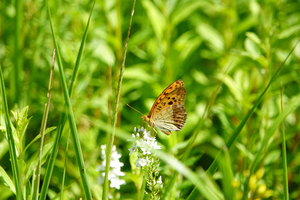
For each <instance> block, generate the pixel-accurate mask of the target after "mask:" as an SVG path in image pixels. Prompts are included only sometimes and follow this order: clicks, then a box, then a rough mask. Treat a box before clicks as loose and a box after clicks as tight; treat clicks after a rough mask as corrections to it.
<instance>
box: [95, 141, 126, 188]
mask: <svg viewBox="0 0 300 200" xmlns="http://www.w3.org/2000/svg"><path fill="white" fill-rule="evenodd" d="M105 149H106V145H101V158H102V160H103V161H102V163H101V164H100V165H98V166H97V169H96V170H97V171H100V172H101V174H100V176H99V177H98V183H99V184H103V182H104V177H105V164H106V154H105ZM121 156H122V155H121V154H119V153H118V152H117V150H116V146H115V145H114V146H113V148H112V154H111V161H110V170H109V173H108V180H109V181H110V187H111V188H116V189H117V190H119V189H120V186H121V185H124V184H125V181H124V180H122V179H120V178H119V177H120V176H124V175H125V173H124V172H122V171H121V167H122V166H123V165H124V164H123V163H122V162H120V160H119V159H120V158H121Z"/></svg>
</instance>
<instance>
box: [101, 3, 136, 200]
mask: <svg viewBox="0 0 300 200" xmlns="http://www.w3.org/2000/svg"><path fill="white" fill-rule="evenodd" d="M135 2H136V0H134V1H133V6H132V10H131V16H130V21H129V28H128V32H127V38H126V43H125V48H124V53H123V61H122V65H121V68H120V75H119V81H118V89H117V94H116V99H115V108H114V112H113V119H112V132H111V134H110V135H109V141H108V145H107V148H106V165H105V177H104V188H103V197H102V199H104V200H106V199H108V189H109V183H108V173H109V168H110V158H111V151H112V147H113V143H114V138H115V134H116V126H117V116H118V110H119V101H120V95H121V87H122V81H123V74H124V71H125V61H126V54H127V45H128V41H129V36H130V30H131V24H132V18H133V14H134V8H135Z"/></svg>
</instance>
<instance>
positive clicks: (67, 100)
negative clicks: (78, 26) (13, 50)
mask: <svg viewBox="0 0 300 200" xmlns="http://www.w3.org/2000/svg"><path fill="white" fill-rule="evenodd" d="M93 8H94V4H93ZM93 8H92V10H93ZM47 11H48V16H49V21H50V28H51V32H52V37H53V42H54V45H55V48H56V51H57V61H58V62H57V63H58V68H59V73H60V81H61V84H62V88H63V93H64V97H65V103H66V108H67V114H68V115H67V116H68V119H69V123H70V128H71V135H72V139H73V142H74V148H75V152H76V156H77V159H76V160H77V162H78V168H79V173H80V176H81V180H82V184H83V188H84V193H85V197H86V199H92V195H91V190H90V188H89V185H88V181H87V176H86V173H85V166H84V161H83V156H82V150H81V146H80V142H79V138H78V132H77V127H76V123H75V119H74V114H73V110H72V107H71V101H70V96H69V92H70V93H71V92H72V88H71V87H70V90H69V92H68V89H67V84H66V80H65V77H64V73H63V66H62V63H61V59H60V52H59V48H58V45H57V42H56V38H55V32H54V27H53V24H52V20H51V13H50V8H49V6H48V2H47ZM91 13H92V11H91ZM90 17H91V15H90ZM89 20H90V18H89ZM87 27H88V26H87ZM86 31H87V29H86ZM83 40H85V37H84V38H83ZM82 44H83V42H82ZM81 47H82V48H83V46H81ZM81 52H82V49H81V51H79V54H80V53H81ZM80 57H81V56H79V58H80ZM76 63H77V64H79V60H78V61H77V62H76ZM74 71H76V70H74ZM73 75H74V73H73ZM75 77H76V76H75ZM74 79H75V78H74ZM64 121H65V116H62V118H61V120H60V124H59V128H58V131H62V129H63V124H64ZM61 123H63V124H61ZM57 135H58V136H57V138H56V140H55V142H57V143H55V148H56V149H53V154H52V156H54V157H56V155H57V150H58V149H57V148H58V144H59V140H60V136H61V132H60V134H59V133H58V134H57ZM51 162H54V160H52V159H51ZM51 165H52V166H51ZM51 165H50V166H49V165H48V167H47V172H48V170H49V171H51V172H48V176H47V184H48V185H49V182H50V175H51V174H52V170H53V165H54V163H51ZM46 191H47V187H44V185H43V188H42V192H41V199H42V198H43V199H45V197H46ZM42 195H43V196H42Z"/></svg>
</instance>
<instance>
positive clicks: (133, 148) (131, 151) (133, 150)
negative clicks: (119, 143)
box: [129, 143, 136, 155]
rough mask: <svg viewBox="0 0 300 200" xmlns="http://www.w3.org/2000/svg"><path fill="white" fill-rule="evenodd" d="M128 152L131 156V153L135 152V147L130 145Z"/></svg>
mask: <svg viewBox="0 0 300 200" xmlns="http://www.w3.org/2000/svg"><path fill="white" fill-rule="evenodd" d="M129 151H130V153H129V155H131V154H132V153H133V152H135V151H136V145H135V143H133V144H132V148H130V149H129Z"/></svg>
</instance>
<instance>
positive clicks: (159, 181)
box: [157, 176, 162, 184]
mask: <svg viewBox="0 0 300 200" xmlns="http://www.w3.org/2000/svg"><path fill="white" fill-rule="evenodd" d="M157 183H158V184H162V180H161V176H159V178H158V181H157Z"/></svg>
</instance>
